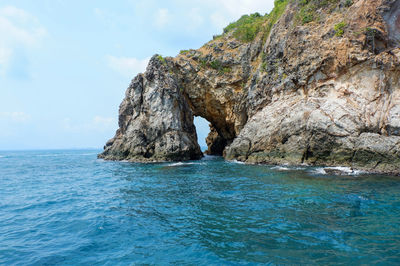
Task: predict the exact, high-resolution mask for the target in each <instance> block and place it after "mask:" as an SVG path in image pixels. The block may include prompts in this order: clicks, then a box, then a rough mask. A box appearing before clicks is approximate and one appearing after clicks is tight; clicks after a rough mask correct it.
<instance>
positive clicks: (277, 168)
mask: <svg viewBox="0 0 400 266" xmlns="http://www.w3.org/2000/svg"><path fill="white" fill-rule="evenodd" d="M271 169H273V170H278V171H295V170H304V169H306V168H305V167H293V166H292V167H289V166H287V165H277V166H274V167H271Z"/></svg>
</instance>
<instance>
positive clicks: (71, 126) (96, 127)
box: [62, 116, 118, 133]
mask: <svg viewBox="0 0 400 266" xmlns="http://www.w3.org/2000/svg"><path fill="white" fill-rule="evenodd" d="M62 127H63V129H64V130H67V131H70V132H78V133H79V132H81V133H82V132H107V131H109V130H115V129H116V128H117V127H118V125H117V120H116V119H115V118H113V117H103V116H95V117H93V119H92V120H91V121H88V122H87V123H75V122H73V121H72V120H71V119H70V118H64V120H63V122H62Z"/></svg>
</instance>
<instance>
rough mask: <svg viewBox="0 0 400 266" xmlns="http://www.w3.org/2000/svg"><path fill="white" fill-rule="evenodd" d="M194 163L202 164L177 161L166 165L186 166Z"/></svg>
mask: <svg viewBox="0 0 400 266" xmlns="http://www.w3.org/2000/svg"><path fill="white" fill-rule="evenodd" d="M194 164H202V163H193V162H177V163H170V164H168V165H167V166H168V167H176V166H186V165H194Z"/></svg>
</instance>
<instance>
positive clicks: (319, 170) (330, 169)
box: [312, 166, 365, 175]
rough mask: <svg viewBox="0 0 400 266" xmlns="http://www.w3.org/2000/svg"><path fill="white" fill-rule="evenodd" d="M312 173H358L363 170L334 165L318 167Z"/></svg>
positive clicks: (361, 172) (362, 172)
mask: <svg viewBox="0 0 400 266" xmlns="http://www.w3.org/2000/svg"><path fill="white" fill-rule="evenodd" d="M312 172H313V173H314V174H319V175H331V174H333V175H360V174H364V173H365V172H364V171H361V170H356V169H353V168H351V167H344V166H336V167H319V168H316V169H314V170H313V171H312Z"/></svg>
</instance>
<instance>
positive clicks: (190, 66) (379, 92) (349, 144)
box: [100, 0, 400, 173]
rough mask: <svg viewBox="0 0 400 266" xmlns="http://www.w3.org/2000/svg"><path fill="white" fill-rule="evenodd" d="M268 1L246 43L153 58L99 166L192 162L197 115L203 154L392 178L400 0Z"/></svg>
mask: <svg viewBox="0 0 400 266" xmlns="http://www.w3.org/2000/svg"><path fill="white" fill-rule="evenodd" d="M277 2H278V4H279V5H280V6H278V7H277V8H276V10H274V11H273V12H272V13H271V14H270V15H269V16H266V17H265V21H264V22H263V23H264V24H263V26H262V28H261V29H262V30H260V31H259V33H258V34H257V35H256V36H255V37H254V38H253V39H252V40H250V41H249V40H248V39H246V40H243V39H240V38H238V33H237V31H236V32H235V30H233V31H227V32H225V34H223V35H222V36H219V37H216V38H215V39H214V40H212V41H210V42H209V43H207V44H205V45H204V46H203V47H201V48H200V49H198V50H189V51H182V52H181V54H179V55H178V56H177V57H175V58H162V57H160V56H155V57H153V58H152V60H151V61H150V63H149V66H148V68H147V70H146V72H145V73H144V74H140V75H138V76H137V77H136V78H135V79H134V80H133V82H132V84H131V86H130V87H129V88H128V90H127V93H126V97H125V99H124V101H123V103H122V104H121V107H120V119H119V126H120V128H119V130H118V131H117V134H116V136H115V137H114V138H113V139H112V140H110V141H109V142H108V143H107V144H106V146H105V151H104V152H103V153H102V154H101V155H100V157H102V158H106V159H118V160H119V159H128V160H132V161H161V160H188V159H195V158H199V156H201V153H200V149H199V147H198V144H197V136H196V132H195V128H194V125H193V116H201V117H204V118H206V119H207V120H208V121H209V122H210V124H211V132H210V135H209V137H208V138H207V145H208V147H209V148H208V153H209V154H223V155H224V157H225V158H227V159H236V160H240V161H244V162H249V163H270V164H281V163H290V164H304V163H306V164H311V165H316V164H318V165H344V166H351V167H355V168H360V169H367V170H370V171H376V172H391V173H400V49H399V48H398V47H399V46H400V41H399V39H398V38H399V37H398V36H400V8H399V7H400V0H377V1H367V0H358V1H356V0H354V1H339V0H337V1H336V0H331V1H313V0H309V1H284V0H282V1H277ZM314 2H315V3H314ZM282 5H285V7H286V8H285V9H284V10H285V12H283V13H282V15H281V16H279V17H278V16H277V14H279V15H280V13H279V12H278V11H279V8H281V7H282ZM286 5H287V6H286ZM307 12H308V13H307ZM310 18H312V19H311V21H310ZM256 19H257V21H260V20H261V19H260V18H258V17H256ZM275 22H276V23H275ZM274 23H275V24H274ZM272 25H273V27H271V26H272Z"/></svg>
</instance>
